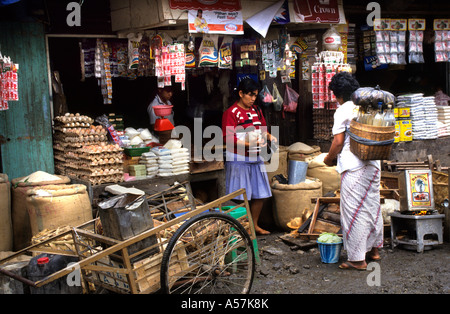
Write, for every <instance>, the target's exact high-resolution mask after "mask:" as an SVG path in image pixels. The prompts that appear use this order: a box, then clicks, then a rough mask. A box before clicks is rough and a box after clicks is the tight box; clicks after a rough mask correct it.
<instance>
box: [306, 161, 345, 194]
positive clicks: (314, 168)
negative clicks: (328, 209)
mask: <svg viewBox="0 0 450 314" xmlns="http://www.w3.org/2000/svg"><path fill="white" fill-rule="evenodd" d="M326 155H327V153H323V154H320V155H319V156H317V157H316V158H314V159H313V160H311V161H310V162H309V164H308V170H307V171H306V175H307V176H308V177H312V178H317V179H319V180H320V181H321V182H322V194H323V195H325V194H327V193H328V192H334V191H336V190H339V189H340V187H341V175H340V174H339V172H337V170H336V167H335V166H333V167H328V166H327V165H325V164H324V162H323V159H324V158H325V156H326Z"/></svg>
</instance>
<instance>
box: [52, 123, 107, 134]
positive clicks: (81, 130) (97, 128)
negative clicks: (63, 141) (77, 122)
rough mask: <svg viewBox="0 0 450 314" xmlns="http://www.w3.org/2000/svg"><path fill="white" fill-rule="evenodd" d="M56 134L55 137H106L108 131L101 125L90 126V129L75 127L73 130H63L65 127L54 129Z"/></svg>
mask: <svg viewBox="0 0 450 314" xmlns="http://www.w3.org/2000/svg"><path fill="white" fill-rule="evenodd" d="M53 129H54V130H55V131H56V132H55V135H62V136H73V137H78V136H80V135H81V136H86V135H107V134H108V131H107V130H106V129H105V128H104V127H103V126H101V125H99V126H91V127H85V128H83V127H75V128H65V127H54V128H53Z"/></svg>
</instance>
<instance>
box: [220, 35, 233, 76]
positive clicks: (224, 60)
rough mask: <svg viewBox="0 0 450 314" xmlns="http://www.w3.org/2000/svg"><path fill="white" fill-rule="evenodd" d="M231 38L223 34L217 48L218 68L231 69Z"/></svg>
mask: <svg viewBox="0 0 450 314" xmlns="http://www.w3.org/2000/svg"><path fill="white" fill-rule="evenodd" d="M232 45H233V38H232V37H230V36H225V37H224V38H223V40H222V44H221V45H220V49H219V69H228V70H231V69H233V47H232Z"/></svg>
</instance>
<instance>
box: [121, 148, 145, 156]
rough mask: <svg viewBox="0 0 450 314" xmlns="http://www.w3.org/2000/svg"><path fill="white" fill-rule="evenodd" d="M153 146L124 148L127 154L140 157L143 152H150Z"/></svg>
mask: <svg viewBox="0 0 450 314" xmlns="http://www.w3.org/2000/svg"><path fill="white" fill-rule="evenodd" d="M150 148H151V147H137V148H124V149H123V152H124V153H125V155H127V156H130V157H139V156H141V155H142V154H143V153H148V152H149V151H150Z"/></svg>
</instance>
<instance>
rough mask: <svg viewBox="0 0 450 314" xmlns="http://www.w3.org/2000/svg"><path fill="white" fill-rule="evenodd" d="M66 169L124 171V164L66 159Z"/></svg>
mask: <svg viewBox="0 0 450 314" xmlns="http://www.w3.org/2000/svg"><path fill="white" fill-rule="evenodd" d="M66 167H67V168H72V169H82V170H86V171H90V172H93V171H95V170H99V169H102V170H103V169H123V165H122V163H102V164H99V163H86V162H83V161H79V160H73V159H66Z"/></svg>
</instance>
